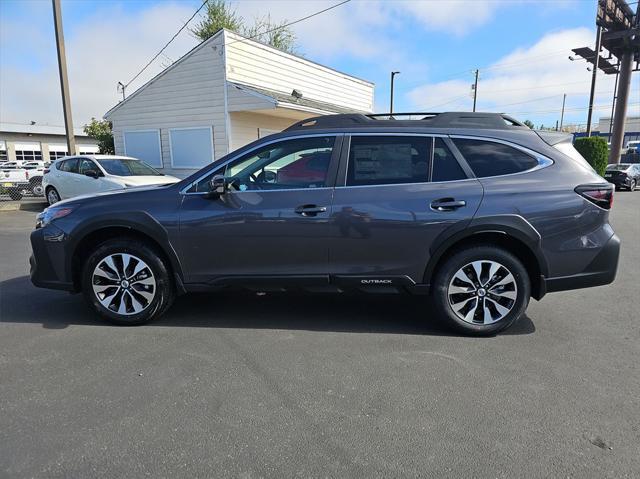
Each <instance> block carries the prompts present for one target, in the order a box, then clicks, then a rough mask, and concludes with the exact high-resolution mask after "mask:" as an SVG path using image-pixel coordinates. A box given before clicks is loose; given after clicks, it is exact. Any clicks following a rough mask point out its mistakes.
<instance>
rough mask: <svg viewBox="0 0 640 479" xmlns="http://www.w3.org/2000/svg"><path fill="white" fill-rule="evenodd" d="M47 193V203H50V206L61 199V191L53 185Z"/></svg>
mask: <svg viewBox="0 0 640 479" xmlns="http://www.w3.org/2000/svg"><path fill="white" fill-rule="evenodd" d="M45 193H46V194H47V203H49V206H51V205H53V204H55V203H57V202H58V201H60V193H58V190H56V189H55V188H54V187H53V186H49V187H48V188H47V191H46V192H45Z"/></svg>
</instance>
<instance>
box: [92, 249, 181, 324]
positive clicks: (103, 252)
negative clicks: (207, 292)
mask: <svg viewBox="0 0 640 479" xmlns="http://www.w3.org/2000/svg"><path fill="white" fill-rule="evenodd" d="M82 291H83V293H84V297H85V299H86V300H87V302H88V303H89V305H90V306H91V307H92V308H93V309H94V310H95V311H96V312H97V313H98V314H100V315H101V316H102V317H103V318H105V319H107V320H108V321H111V322H112V323H116V324H122V325H135V324H142V323H146V322H148V321H150V320H152V319H154V318H157V317H158V316H160V315H161V314H162V313H164V311H166V310H167V309H168V308H169V306H170V305H171V303H172V302H173V298H174V288H173V283H172V281H171V276H170V274H169V271H168V269H167V267H166V266H165V264H164V262H163V260H162V258H161V256H160V255H159V254H158V253H157V252H156V250H155V249H154V248H151V247H149V246H148V245H147V244H145V243H144V242H141V241H138V240H135V239H114V240H109V241H106V242H104V243H102V244H101V245H100V246H98V248H97V249H96V250H95V251H94V252H92V253H91V254H90V255H89V257H88V258H87V260H86V262H85V264H84V268H83V272H82Z"/></svg>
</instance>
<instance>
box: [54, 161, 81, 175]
mask: <svg viewBox="0 0 640 479" xmlns="http://www.w3.org/2000/svg"><path fill="white" fill-rule="evenodd" d="M58 169H59V170H60V171H66V172H67V173H77V172H78V159H77V158H73V159H70V160H64V161H63V162H62V163H61V164H59V165H58Z"/></svg>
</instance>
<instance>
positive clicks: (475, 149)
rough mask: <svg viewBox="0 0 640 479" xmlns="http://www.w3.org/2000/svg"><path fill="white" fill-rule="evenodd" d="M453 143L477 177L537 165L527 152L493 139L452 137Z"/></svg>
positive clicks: (510, 172) (522, 169) (512, 171)
mask: <svg viewBox="0 0 640 479" xmlns="http://www.w3.org/2000/svg"><path fill="white" fill-rule="evenodd" d="M453 142H454V144H455V145H456V146H457V147H458V149H459V150H460V153H462V156H463V157H464V159H465V160H466V161H467V163H469V166H470V167H471V169H472V170H473V172H474V173H475V175H476V176H477V177H479V178H485V177H487V176H501V175H510V174H513V173H520V172H521V171H527V170H530V169H531V168H535V167H536V166H538V161H537V160H536V159H535V158H534V157H532V156H530V155H528V154H527V153H525V152H523V151H521V150H518V149H517V148H513V147H512V146H509V145H504V144H502V143H496V142H494V141H484V140H468V139H462V138H454V139H453Z"/></svg>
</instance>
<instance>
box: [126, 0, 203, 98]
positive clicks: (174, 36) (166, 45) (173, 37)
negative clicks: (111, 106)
mask: <svg viewBox="0 0 640 479" xmlns="http://www.w3.org/2000/svg"><path fill="white" fill-rule="evenodd" d="M207 2H208V0H204V2H202V5H200V7H198V9H197V10H196V11H195V12H194V13H193V15H191V17H190V18H189V20H187V21H186V22H185V24H184V25H182V27H180V29H179V30H178V31H177V32H176V33H175V35H173V36H172V37H171V39H170V40H169V41H168V42H167V43H166V44H165V46H163V47H162V48H161V49H160V51H159V52H158V53H156V54H155V55H154V57H153V58H152V59H151V60H149V63H147V64H146V65H145V66H144V67H143V68H142V70H140V71H139V72H138V73H136V75H135V76H134V77H133V78H132V79H131V80H129V81H128V82H127V83H126V84H125V85H124V87H125V88H126V87H128V86H129V85H131V83H132V82H133V81H134V80H135V79H136V78H138V77H139V76H140V75H141V74H142V72H143V71H145V70H146V69H147V68H149V66H150V65H151V64H152V63H153V62H154V60H155V59H156V58H158V57H159V56H160V55H161V54H162V52H163V51H164V50H165V49H166V48H167V47H168V46H169V45H170V44H171V42H173V41H174V40H175V39H176V37H177V36H178V35H180V33H181V32H182V30H184V29H185V28H186V26H187V25H188V24H189V22H190V21H191V20H193V19H194V18H195V16H196V15H197V14H198V13H200V10H202V9H203V8H204V6H205V5H206V4H207Z"/></svg>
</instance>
